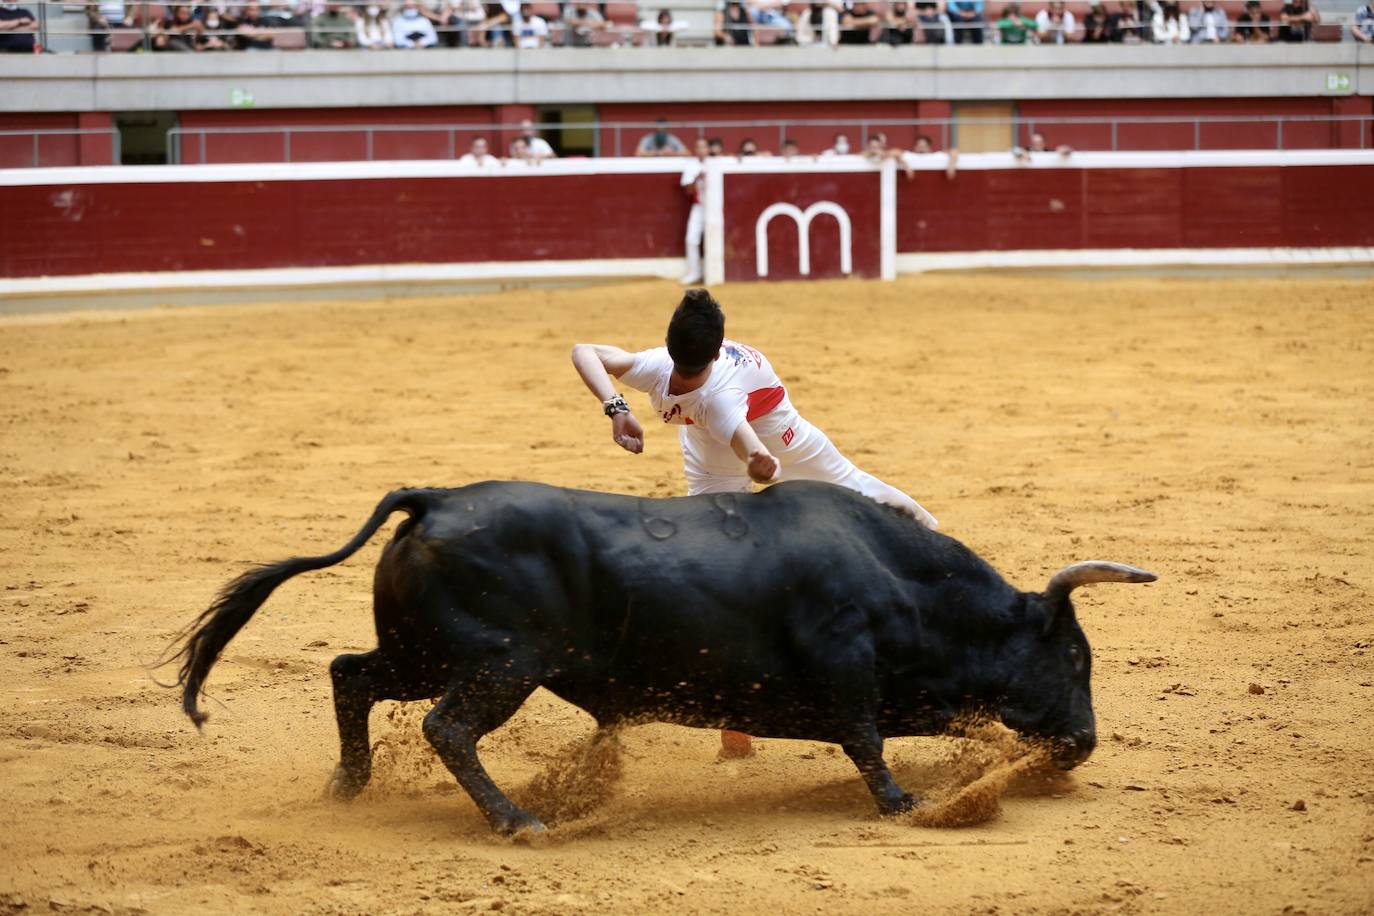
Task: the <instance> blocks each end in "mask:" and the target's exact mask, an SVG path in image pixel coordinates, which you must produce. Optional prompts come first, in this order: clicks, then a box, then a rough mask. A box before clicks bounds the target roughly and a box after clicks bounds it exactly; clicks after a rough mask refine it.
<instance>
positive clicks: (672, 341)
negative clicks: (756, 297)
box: [668, 289, 725, 376]
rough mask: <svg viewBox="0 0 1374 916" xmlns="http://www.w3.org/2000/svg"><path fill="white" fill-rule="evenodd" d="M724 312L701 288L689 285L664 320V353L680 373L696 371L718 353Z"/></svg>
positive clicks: (723, 338)
mask: <svg viewBox="0 0 1374 916" xmlns="http://www.w3.org/2000/svg"><path fill="white" fill-rule="evenodd" d="M724 340H725V313H724V312H722V311H721V310H720V303H719V302H717V301H716V300H715V299H712V298H711V294H710V293H708V292H707V291H706V290H704V289H689V290H687V292H686V293H684V294H683V296H682V301H681V302H680V303H678V307H677V308H676V309H675V310H674V311H673V319H672V321H669V322H668V355H669V356H671V357H672V358H673V366H674V367H675V368H676V369H677V371H678V373H679V374H681V375H688V376H691V375H696V374H697V373H699V372H701V370H703V369H705V368H706V367H707V366H709V365H710V364H711V362H712V360H714V359H715V358H716V356H717V355H718V354H719V353H720V345H721V343H722V342H723V341H724Z"/></svg>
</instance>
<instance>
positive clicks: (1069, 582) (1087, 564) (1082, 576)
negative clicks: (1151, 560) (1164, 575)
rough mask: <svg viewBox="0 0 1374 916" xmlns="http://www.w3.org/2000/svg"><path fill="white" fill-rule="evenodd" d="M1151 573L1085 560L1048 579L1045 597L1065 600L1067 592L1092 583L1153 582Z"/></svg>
mask: <svg viewBox="0 0 1374 916" xmlns="http://www.w3.org/2000/svg"><path fill="white" fill-rule="evenodd" d="M1158 578H1159V576H1156V575H1155V574H1154V573H1152V572H1146V571H1145V570H1143V569H1136V568H1135V567H1134V566H1127V565H1126V564H1125V563H1109V562H1107V561H1106V560H1085V561H1083V562H1082V563H1074V564H1073V565H1072V566H1065V567H1064V568H1063V569H1061V570H1059V572H1057V573H1055V574H1054V577H1053V578H1052V579H1050V584H1049V585H1047V586H1045V597H1046V598H1048V599H1049V600H1050V601H1058V600H1059V599H1060V598H1067V597H1068V595H1069V592H1071V591H1073V590H1074V589H1076V588H1078V586H1080V585H1088V584H1089V583H1092V582H1153V581H1155V580H1156V579H1158Z"/></svg>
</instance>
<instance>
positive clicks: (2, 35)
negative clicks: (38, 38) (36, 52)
mask: <svg viewBox="0 0 1374 916" xmlns="http://www.w3.org/2000/svg"><path fill="white" fill-rule="evenodd" d="M37 22H38V20H37V19H35V18H34V15H33V13H31V12H29V11H28V10H26V9H24V7H22V6H19V5H18V4H14V3H0V51H5V52H10V53H14V54H32V53H33V48H34V37H33V35H34V29H35V27H36V26H37Z"/></svg>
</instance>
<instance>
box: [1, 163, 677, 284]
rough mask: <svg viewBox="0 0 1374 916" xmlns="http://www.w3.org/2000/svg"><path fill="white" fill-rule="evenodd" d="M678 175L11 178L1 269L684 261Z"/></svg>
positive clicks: (9, 273)
mask: <svg viewBox="0 0 1374 916" xmlns="http://www.w3.org/2000/svg"><path fill="white" fill-rule="evenodd" d="M688 206H689V203H688V201H686V199H685V197H684V195H683V194H682V193H681V191H680V190H679V187H678V176H677V174H676V173H673V174H644V173H637V174H601V175H591V174H577V175H546V176H538V175H534V176H499V177H467V176H464V177H449V178H376V179H348V180H342V179H341V180H322V181H203V182H192V181H174V182H166V183H157V184H152V183H147V184H137V183H130V184H122V183H109V184H87V185H81V184H69V185H27V186H26V185H13V186H4V187H0V211H3V212H4V213H5V219H3V220H0V275H3V276H6V277H32V276H44V275H48V276H54V275H71V274H93V273H110V272H129V271H168V270H175V271H182V270H225V269H234V270H242V269H253V268H273V267H330V266H343V265H356V264H413V263H449V264H451V263H472V262H484V261H540V260H560V261H562V260H597V259H620V258H661V257H681V256H682V251H683V249H682V237H683V227H684V225H685V224H686V222H687V210H688Z"/></svg>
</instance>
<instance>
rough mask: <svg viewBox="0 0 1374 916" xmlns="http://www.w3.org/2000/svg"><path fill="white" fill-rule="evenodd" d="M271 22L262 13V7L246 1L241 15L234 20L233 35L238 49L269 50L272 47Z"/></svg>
mask: <svg viewBox="0 0 1374 916" xmlns="http://www.w3.org/2000/svg"><path fill="white" fill-rule="evenodd" d="M272 28H273V26H272V23H271V22H269V21H268V20H267V19H266V18H265V17H264V16H263V15H262V7H261V6H259V5H258V4H256V3H247V4H244V7H243V15H242V16H240V17H239V18H238V19H237V20H235V25H234V35H235V37H236V38H237V39H238V46H239V50H240V51H269V50H271V49H272V47H273V41H274V39H273V37H272Z"/></svg>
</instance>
